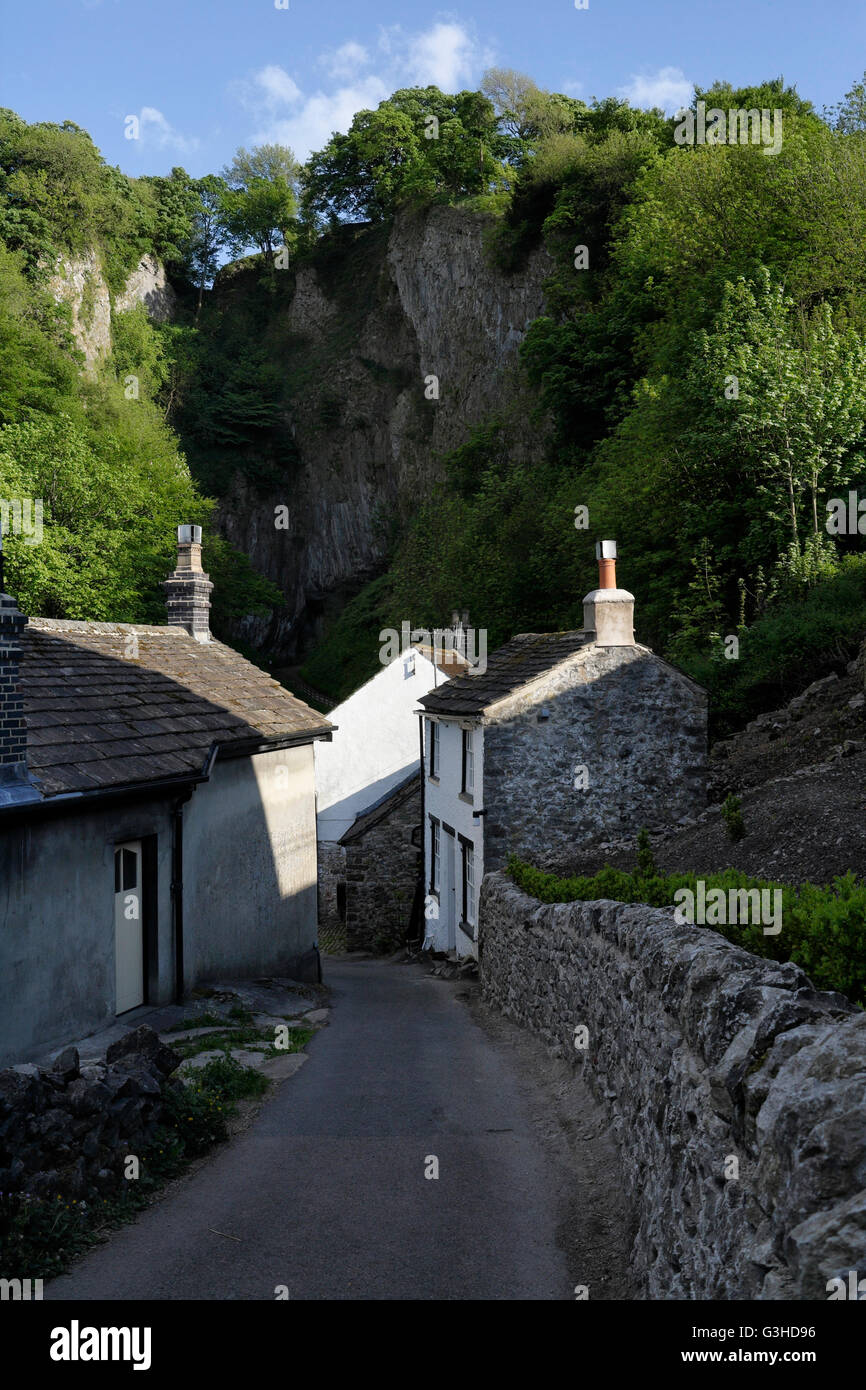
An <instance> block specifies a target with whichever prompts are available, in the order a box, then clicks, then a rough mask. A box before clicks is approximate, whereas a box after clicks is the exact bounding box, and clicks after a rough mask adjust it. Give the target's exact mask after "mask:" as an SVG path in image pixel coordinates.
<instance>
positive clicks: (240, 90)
mask: <svg viewBox="0 0 866 1390" xmlns="http://www.w3.org/2000/svg"><path fill="white" fill-rule="evenodd" d="M229 91H230V92H231V93H232V95H233V96H235V97H237V99H238V101H239V102H240V104H241V106H243V107H244V108H245V109H246V110H247V111H252V112H254V113H255V114H257V115H259V116H261V115H263V114H264V113H265V112H273V111H278V110H279V108H280V107H281V106H293V105H294V104H295V102H297V101H300V100H301V97H302V92H301V89H300V87H299V86H298V84H297V82H296V81H295V80H294V78H293V77H290V76H289V74H288V73H287V72H286V70H285V68H281V67H280V66H279V64H277V63H268V65H267V66H266V67H263V68H260V69H259V71H258V72H254V73H253V75H252V77H250V78H247V79H246V80H244V81H240V82H232V83H230V84H229Z"/></svg>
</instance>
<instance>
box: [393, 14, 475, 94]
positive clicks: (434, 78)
mask: <svg viewBox="0 0 866 1390" xmlns="http://www.w3.org/2000/svg"><path fill="white" fill-rule="evenodd" d="M477 61H478V54H477V48H476V45H475V42H474V40H473V39H472V38H470V36H469V34H468V33H467V31H466V30H465V29H464V28H463V26H462V25H461V24H453V23H452V24H445V23H440V24H434V25H433V28H432V29H428V30H427V32H426V33H425V34H417V35H416V36H415V37H414V38H413V39H411V40H410V41H409V52H408V67H409V71H410V74H411V77H412V84H413V85H417V86H419V87H427V86H429V85H432V86H435V87H441V89H442V91H443V92H455V91H459V90H460V88H461V87H463V86H464V85H465V83H466V82H467V81H468V80H469V79H470V78H471V76H472V74H473V72H474V71H475V67H476V63H477Z"/></svg>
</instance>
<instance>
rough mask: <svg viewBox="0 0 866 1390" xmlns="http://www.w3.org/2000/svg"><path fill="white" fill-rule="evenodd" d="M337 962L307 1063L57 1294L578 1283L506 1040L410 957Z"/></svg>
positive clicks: (474, 1291)
mask: <svg viewBox="0 0 866 1390" xmlns="http://www.w3.org/2000/svg"><path fill="white" fill-rule="evenodd" d="M326 980H327V983H328V984H330V985H331V987H332V989H333V991H334V995H333V1001H332V1002H333V1012H332V1015H331V1024H330V1027H328V1028H326V1029H324V1030H323V1031H322V1032H320V1033H318V1034H317V1035H316V1036H315V1037H314V1039H313V1040H312V1042H311V1043H310V1046H309V1053H310V1060H309V1061H308V1062H307V1064H306V1065H305V1066H304V1067H303V1068H302V1070H301V1071H300V1072H299V1073H298V1074H297V1075H296V1076H294V1077H291V1078H290V1079H289V1080H288V1081H286V1082H285V1083H284V1084H283V1085H282V1086H281V1088H280V1089H279V1091H278V1092H277V1094H276V1095H275V1096H274V1097H273V1098H272V1099H270V1100H268V1101H266V1102H265V1104H264V1106H263V1108H262V1110H261V1111H260V1113H259V1114H258V1116H257V1117H256V1119H255V1120H254V1121H253V1123H252V1125H251V1126H250V1128H249V1129H248V1130H246V1131H245V1132H244V1133H243V1134H241V1135H239V1136H238V1137H237V1138H236V1139H235V1140H234V1141H233V1142H232V1143H231V1144H230V1145H229V1146H228V1147H227V1148H226V1149H225V1150H224V1151H223V1152H222V1153H220V1154H219V1155H218V1156H217V1157H216V1158H215V1159H213V1160H212V1161H211V1162H209V1163H207V1164H206V1165H205V1166H204V1167H203V1168H202V1169H201V1170H200V1171H199V1172H197V1173H196V1174H194V1175H192V1176H190V1177H189V1178H188V1179H186V1180H185V1181H183V1182H181V1183H180V1184H179V1185H178V1186H177V1188H176V1189H175V1191H174V1192H173V1193H171V1195H169V1196H167V1197H166V1198H165V1199H164V1200H163V1201H161V1202H159V1203H158V1204H157V1205H155V1206H154V1207H152V1208H150V1209H148V1210H147V1211H145V1212H143V1213H142V1215H141V1216H140V1217H139V1218H138V1220H137V1221H136V1222H135V1224H134V1225H131V1226H129V1227H126V1228H124V1229H123V1230H121V1231H119V1232H118V1233H117V1234H116V1235H115V1236H113V1237H112V1239H111V1241H110V1242H109V1243H108V1244H107V1245H105V1246H102V1247H99V1248H98V1249H96V1250H95V1251H93V1252H91V1253H90V1254H89V1255H88V1256H86V1258H85V1259H84V1260H83V1261H81V1262H80V1263H79V1264H78V1265H77V1266H76V1267H75V1268H74V1270H73V1271H72V1272H71V1273H69V1274H68V1275H65V1276H63V1277H62V1278H59V1279H57V1280H54V1281H53V1282H52V1283H51V1284H50V1285H49V1286H48V1287H46V1289H45V1297H46V1298H47V1299H104V1298H107V1299H181V1298H183V1299H273V1298H274V1296H275V1293H274V1291H275V1288H276V1287H277V1286H278V1285H286V1286H287V1287H288V1290H289V1297H290V1298H292V1299H364V1298H370V1299H522V1298H530V1299H561V1298H569V1297H573V1296H574V1295H573V1292H572V1290H571V1288H570V1284H569V1279H568V1274H567V1270H566V1262H565V1259H564V1256H563V1255H562V1253H561V1251H560V1250H559V1249H558V1248H557V1245H556V1225H557V1211H556V1202H555V1197H554V1192H555V1186H556V1184H555V1181H554V1176H553V1174H552V1173H551V1171H550V1166H549V1160H548V1158H547V1157H546V1155H545V1152H544V1150H543V1149H542V1147H541V1145H540V1144H539V1141H538V1138H537V1135H536V1133H535V1132H534V1129H533V1124H532V1118H531V1116H530V1114H529V1113H528V1111H527V1106H526V1102H525V1099H524V1094H523V1092H522V1091H521V1088H520V1085H519V1083H518V1078H517V1075H516V1072H515V1070H514V1068H513V1067H512V1066H511V1065H510V1063H509V1056H508V1051H507V1049H505V1048H504V1047H502V1046H499V1045H496V1044H495V1043H494V1042H493V1041H491V1039H490V1038H489V1037H488V1036H487V1035H486V1034H485V1033H484V1032H483V1031H482V1030H481V1029H480V1028H479V1027H478V1026H477V1024H476V1023H475V1022H474V1021H473V1019H472V1016H471V1013H470V1012H469V1011H468V1010H467V1009H466V1008H465V1007H464V1005H463V1004H461V1003H460V1001H458V1000H457V999H455V995H454V991H453V990H452V989H451V988H450V987H448V986H447V985H443V983H442V982H440V981H438V980H436V979H433V978H432V977H430V976H429V975H428V974H426V973H425V972H423V971H422V970H420V969H419V968H417V967H415V966H399V965H388V964H380V963H378V962H367V961H364V962H339V963H330V964H329V966H328V968H327V972H326ZM430 1158H435V1159H437V1160H438V1170H439V1177H438V1179H431V1178H427V1177H425V1169H430V1168H431V1167H432V1165H431V1164H430V1162H429V1160H430ZM215 1231H218V1232H221V1233H222V1234H220V1235H217V1234H214V1232H215Z"/></svg>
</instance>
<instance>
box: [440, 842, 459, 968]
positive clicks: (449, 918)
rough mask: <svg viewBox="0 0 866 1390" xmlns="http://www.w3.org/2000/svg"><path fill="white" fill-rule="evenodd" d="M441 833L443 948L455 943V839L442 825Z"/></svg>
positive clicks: (452, 948)
mask: <svg viewBox="0 0 866 1390" xmlns="http://www.w3.org/2000/svg"><path fill="white" fill-rule="evenodd" d="M443 832H444V833H443V835H442V907H443V911H444V913H445V950H446V951H453V950H454V947H455V946H456V945H457V873H456V865H455V861H454V847H455V845H456V843H457V841H456V840H455V838H454V835H453V833H452V832H451V831H450V830H445V828H444V826H443Z"/></svg>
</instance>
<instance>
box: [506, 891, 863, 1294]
mask: <svg viewBox="0 0 866 1390" xmlns="http://www.w3.org/2000/svg"><path fill="white" fill-rule="evenodd" d="M480 919H481V920H480V961H481V982H482V990H483V993H484V995H485V997H486V998H487V999H488V1000H489V1001H490V1002H492V1003H493V1004H495V1005H496V1006H497V1007H499V1008H500V1009H502V1011H503V1012H504V1013H506V1014H508V1015H509V1016H510V1017H511V1018H513V1019H515V1020H516V1021H517V1022H519V1023H522V1024H524V1025H526V1026H527V1027H529V1028H531V1029H532V1030H533V1031H534V1032H536V1033H538V1034H540V1035H541V1037H543V1038H544V1039H545V1040H546V1041H547V1042H548V1044H549V1045H550V1046H551V1047H552V1048H553V1049H554V1050H555V1051H556V1052H557V1053H558V1054H559V1055H561V1056H567V1057H569V1058H571V1059H572V1060H573V1061H574V1063H575V1065H576V1066H578V1067H581V1068H582V1070H583V1075H584V1079H585V1080H586V1081H588V1083H589V1084H590V1087H591V1089H592V1090H593V1092H594V1093H595V1094H596V1095H597V1096H598V1097H599V1098H600V1099H603V1100H604V1101H605V1102H606V1103H607V1104H608V1106H609V1107H610V1110H611V1112H612V1117H613V1122H614V1128H615V1131H616V1133H617V1138H618V1141H619V1144H620V1147H621V1150H622V1154H623V1169H624V1172H625V1173H626V1174H627V1176H628V1178H629V1179H630V1187H631V1192H630V1196H631V1201H632V1204H633V1208H634V1211H635V1216H636V1222H637V1234H636V1237H635V1243H634V1252H633V1259H634V1268H635V1271H636V1273H637V1276H638V1278H639V1280H640V1281H641V1284H642V1286H643V1288H644V1291H645V1293H646V1296H647V1297H649V1298H653V1299H755V1298H764V1299H766V1298H783V1299H797V1298H806V1299H826V1298H827V1297H828V1284H829V1282H830V1281H831V1280H833V1279H842V1280H843V1281H844V1282H845V1283H846V1285H847V1283H848V1275H849V1271H850V1270H858V1269H859V1272H860V1276H861V1277H862V1276H863V1274H864V1273H866V1014H864V1013H863V1012H861V1011H858V1010H856V1009H855V1008H854V1006H853V1005H852V1004H850V1003H849V1002H848V1001H847V1000H845V999H843V998H842V997H841V996H840V995H836V994H826V993H820V992H818V991H816V990H815V989H813V988H812V986H811V985H810V983H809V981H808V979H807V978H806V976H805V975H804V974H803V973H802V971H801V970H799V969H798V968H797V967H796V966H795V965H793V964H790V963H787V964H777V963H776V962H773V961H767V960H762V959H759V958H758V957H756V956H753V955H751V954H750V953H748V952H747V951H744V950H741V949H739V948H738V947H736V946H734V945H732V944H731V943H730V942H728V941H726V940H725V939H724V938H723V937H721V936H719V935H717V934H716V933H715V932H712V931H708V930H706V929H704V928H701V927H691V926H678V925H676V924H675V923H674V921H673V912H672V910H663V909H658V908H650V907H645V906H643V905H625V904H620V903H610V902H595V903H562V904H550V905H541V904H539V903H537V902H536V901H535V900H534V899H532V898H529V897H527V895H526V894H525V893H523V892H522V891H521V890H520V889H518V888H517V887H516V886H515V885H514V884H513V883H512V882H511V881H510V879H508V878H507V877H506V876H505V875H503V874H501V873H496V874H491V875H488V876H487V877H486V878H485V880H484V883H483V886H482V894H481V912H480ZM581 1027H583V1028H585V1029H586V1035H583V1034H580V1033H576V1031H575V1030H576V1029H580V1028H581ZM579 1043H585V1044H586V1045H585V1047H580V1046H578V1044H579ZM590 1296H591V1291H590Z"/></svg>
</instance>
